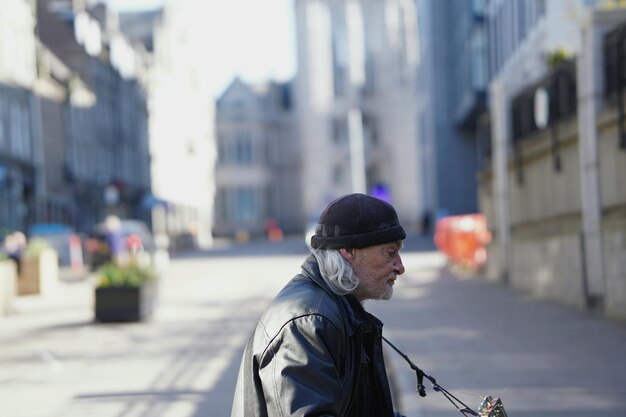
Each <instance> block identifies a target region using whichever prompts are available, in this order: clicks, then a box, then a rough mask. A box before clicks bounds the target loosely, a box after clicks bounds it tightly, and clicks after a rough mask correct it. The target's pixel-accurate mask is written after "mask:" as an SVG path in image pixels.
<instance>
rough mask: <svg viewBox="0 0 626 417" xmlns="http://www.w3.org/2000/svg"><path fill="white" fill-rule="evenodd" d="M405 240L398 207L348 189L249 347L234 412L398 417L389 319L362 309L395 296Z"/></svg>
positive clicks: (248, 416) (252, 416)
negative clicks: (385, 324)
mask: <svg viewBox="0 0 626 417" xmlns="http://www.w3.org/2000/svg"><path fill="white" fill-rule="evenodd" d="M405 237H406V234H405V232H404V229H403V228H402V226H401V225H400V223H399V221H398V216H397V214H396V211H395V209H394V208H393V207H392V206H391V205H390V204H388V203H386V202H384V201H382V200H379V199H377V198H374V197H370V196H367V195H364V194H349V195H346V196H343V197H340V198H338V199H337V200H335V201H333V202H332V203H330V205H329V206H328V207H326V209H325V210H324V211H323V212H322V214H321V216H320V218H319V222H318V225H317V228H316V231H315V234H314V235H313V236H312V238H311V247H312V249H311V255H310V256H309V257H308V258H307V259H306V260H305V261H304V263H303V265H302V271H301V273H300V274H298V275H296V276H295V277H294V278H293V279H291V281H289V283H287V285H286V286H285V287H284V288H283V289H282V291H281V292H280V293H279V294H278V295H277V296H276V298H275V299H274V301H273V302H272V303H271V305H270V306H269V308H268V309H267V310H266V311H265V312H264V314H263V315H262V316H261V319H260V320H259V322H258V324H257V326H256V329H255V330H254V332H253V334H252V337H251V338H250V340H249V341H248V344H247V345H246V348H245V351H244V356H243V360H242V363H241V368H240V371H239V378H238V381H237V388H236V391H235V397H234V401H233V409H232V414H231V415H232V417H244V416H245V417H257V416H301V417H305V416H335V417H347V416H355V417H367V416H376V417H392V416H394V415H397V414H394V411H393V405H392V399H391V392H390V388H389V383H388V380H387V374H386V370H385V364H384V361H383V353H382V323H381V321H380V320H378V319H377V318H376V317H374V316H373V315H371V314H369V313H368V312H366V311H365V309H364V308H363V302H364V301H365V300H368V299H389V298H391V295H392V293H393V285H394V282H395V280H396V278H397V276H398V275H401V274H402V273H404V266H403V264H402V260H401V258H400V249H401V248H402V241H403V240H404V238H405Z"/></svg>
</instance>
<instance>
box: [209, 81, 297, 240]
mask: <svg viewBox="0 0 626 417" xmlns="http://www.w3.org/2000/svg"><path fill="white" fill-rule="evenodd" d="M294 122H295V119H294V111H293V106H292V92H291V84H288V83H285V84H277V83H265V84H258V85H249V84H246V83H244V82H242V81H241V80H240V79H235V80H234V81H233V82H232V84H231V85H230V86H229V87H228V88H227V89H226V91H225V92H224V93H223V94H222V96H221V97H220V98H219V100H218V101H217V109H216V133H217V135H216V136H217V145H218V160H217V167H216V170H215V181H216V187H217V194H216V196H215V221H214V225H213V230H214V234H215V235H216V236H230V237H234V236H242V233H243V235H244V236H246V235H247V236H255V235H257V236H258V235H265V233H266V232H267V230H266V228H267V227H270V226H273V225H277V226H278V227H280V229H281V230H282V231H283V232H285V233H293V232H301V231H302V230H303V229H302V226H303V219H302V216H301V213H302V210H301V207H300V204H301V196H302V189H301V179H300V163H301V161H302V156H301V153H300V148H299V146H300V142H299V140H298V137H297V130H296V129H295V123H294Z"/></svg>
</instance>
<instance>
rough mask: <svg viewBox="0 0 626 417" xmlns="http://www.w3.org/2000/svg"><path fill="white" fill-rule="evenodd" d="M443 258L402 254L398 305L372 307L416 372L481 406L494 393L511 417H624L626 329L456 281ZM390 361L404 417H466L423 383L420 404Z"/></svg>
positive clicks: (471, 281)
mask: <svg viewBox="0 0 626 417" xmlns="http://www.w3.org/2000/svg"><path fill="white" fill-rule="evenodd" d="M438 256H439V255H437V254H432V255H430V256H428V255H421V256H413V255H409V256H405V259H406V261H405V266H406V268H407V273H406V274H405V275H404V279H403V278H402V277H400V279H399V280H398V285H397V286H396V288H395V293H394V297H393V298H392V300H390V301H388V302H373V303H371V304H370V305H369V307H368V308H369V309H371V310H372V311H374V313H375V314H377V315H378V316H379V317H380V318H381V319H382V320H383V322H384V323H385V335H386V336H387V338H388V339H390V340H391V341H392V343H394V344H395V345H396V346H397V347H398V348H400V349H401V350H403V351H404V352H405V353H406V354H407V355H408V356H409V357H410V358H411V359H412V361H413V362H414V363H415V364H416V365H417V366H418V367H420V368H421V369H422V370H424V371H425V372H426V373H427V374H429V375H432V376H433V377H435V378H436V379H437V382H438V383H440V384H441V385H442V386H443V387H444V388H446V389H448V390H449V391H450V392H452V393H453V394H455V395H456V396H457V397H459V398H460V399H461V400H462V401H464V402H465V403H466V404H467V405H468V406H470V407H472V408H474V409H476V408H477V407H478V405H479V404H480V402H481V400H482V398H483V397H484V396H485V395H492V396H494V397H501V398H502V400H503V402H504V405H505V409H506V411H507V413H508V415H509V416H511V417H538V416H541V417H590V416H593V417H626V326H625V325H623V324H620V323H613V322H609V321H605V320H602V319H596V318H594V317H592V316H591V315H589V314H588V313H585V312H580V311H576V310H573V309H570V308H567V307H562V306H559V305H556V304H554V303H551V302H544V301H539V300H535V299H532V298H530V297H528V296H525V295H524V294H520V293H517V292H513V291H511V290H509V289H507V288H506V287H503V286H500V285H497V284H490V283H487V282H484V281H482V280H479V279H476V278H457V277H455V276H453V275H451V274H450V273H449V272H448V271H447V269H446V268H445V267H442V262H441V258H439V259H438ZM366 307H367V306H366ZM387 354H388V357H389V358H390V359H391V360H390V363H389V366H391V367H392V369H393V370H394V373H395V375H396V382H397V383H398V385H399V388H400V389H401V391H402V394H401V404H400V406H401V409H402V410H403V412H404V414H406V415H407V416H420V417H444V416H453V415H460V414H459V413H458V411H456V409H455V408H454V407H453V405H452V404H450V403H449V402H448V400H447V399H446V398H445V397H443V395H442V394H440V393H437V392H434V391H433V390H432V389H431V384H430V383H429V382H428V381H426V380H425V385H426V387H427V397H426V398H421V397H419V396H418V394H417V393H416V392H415V385H416V378H415V373H414V372H413V371H411V369H410V368H409V366H408V364H407V363H406V362H405V361H404V360H403V359H402V358H401V357H400V356H398V355H396V353H395V352H393V351H392V350H391V349H387Z"/></svg>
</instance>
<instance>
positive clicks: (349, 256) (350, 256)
mask: <svg viewBox="0 0 626 417" xmlns="http://www.w3.org/2000/svg"><path fill="white" fill-rule="evenodd" d="M355 252H356V251H355V250H354V249H339V253H340V254H341V256H343V258H344V259H345V260H346V261H348V262H350V263H352V261H354V253H355Z"/></svg>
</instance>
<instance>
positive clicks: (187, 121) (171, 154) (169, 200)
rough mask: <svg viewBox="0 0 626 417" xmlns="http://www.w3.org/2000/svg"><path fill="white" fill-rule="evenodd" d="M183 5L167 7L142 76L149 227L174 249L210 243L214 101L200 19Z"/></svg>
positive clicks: (203, 23)
mask: <svg viewBox="0 0 626 417" xmlns="http://www.w3.org/2000/svg"><path fill="white" fill-rule="evenodd" d="M195 6H197V3H196V2H194V1H189V0H179V1H170V2H167V3H166V5H165V7H164V9H163V11H162V14H161V15H160V18H159V19H157V20H156V26H155V28H154V33H153V35H152V46H153V56H152V65H151V67H150V73H149V84H148V90H149V111H150V152H151V154H150V155H151V162H152V166H151V173H152V191H153V193H154V198H153V199H152V202H153V203H151V206H152V212H153V227H154V230H155V232H157V233H166V234H167V235H169V237H170V242H171V244H172V246H173V247H181V246H188V245H196V244H197V245H200V246H208V245H211V244H212V231H211V228H212V220H213V198H214V194H215V181H214V176H213V173H214V166H215V160H216V153H217V152H216V149H215V140H214V136H215V135H214V118H215V113H214V102H213V98H212V97H211V94H210V88H209V87H210V86H208V85H207V81H206V77H204V76H203V74H205V73H206V72H208V71H210V70H211V68H210V56H207V55H206V54H205V53H204V51H203V39H206V36H208V35H207V33H206V31H205V28H206V21H205V20H204V19H203V16H202V14H201V13H197V9H196V8H195Z"/></svg>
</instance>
